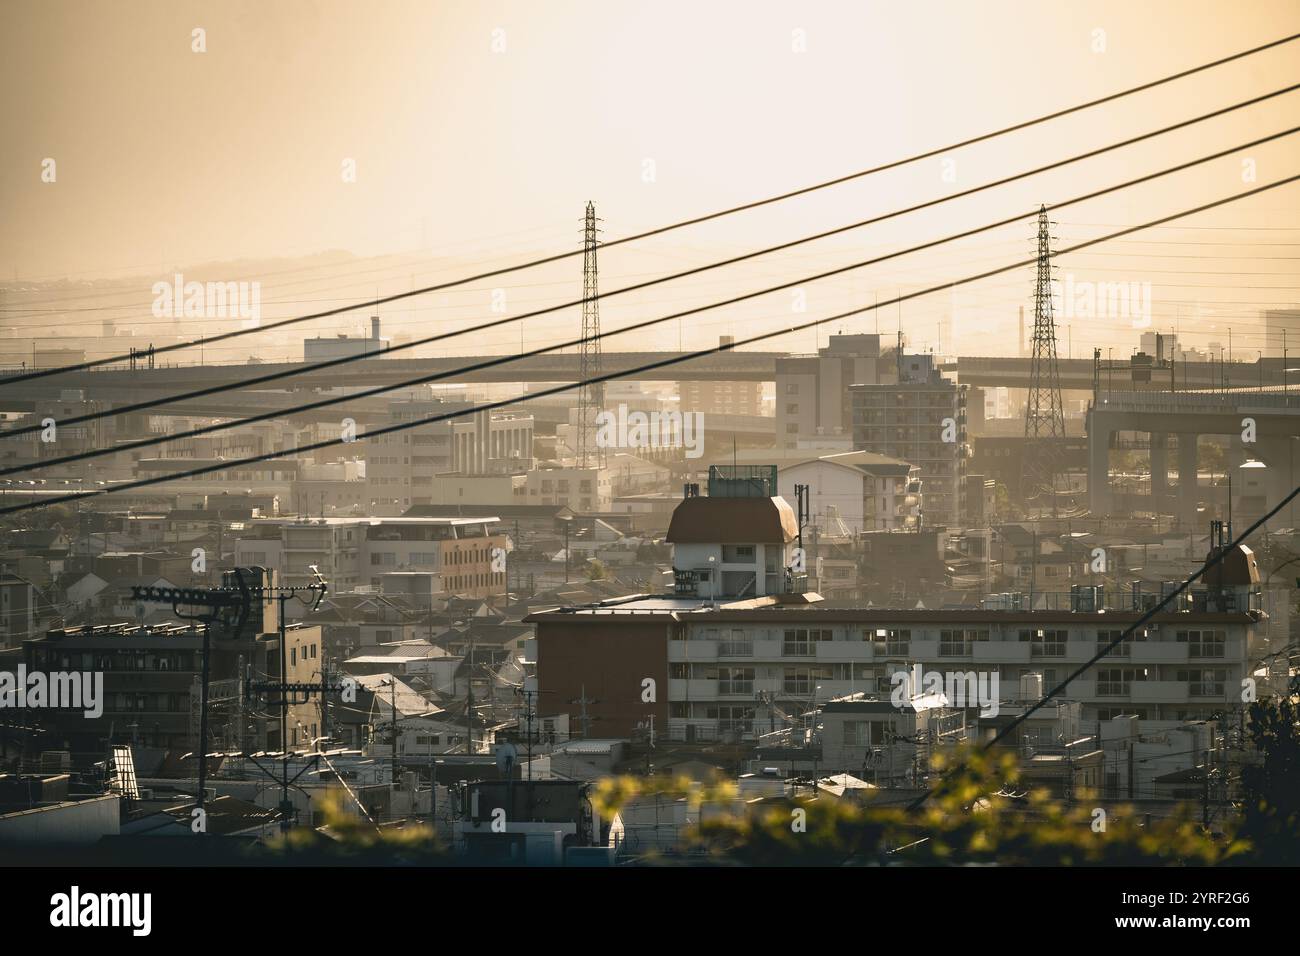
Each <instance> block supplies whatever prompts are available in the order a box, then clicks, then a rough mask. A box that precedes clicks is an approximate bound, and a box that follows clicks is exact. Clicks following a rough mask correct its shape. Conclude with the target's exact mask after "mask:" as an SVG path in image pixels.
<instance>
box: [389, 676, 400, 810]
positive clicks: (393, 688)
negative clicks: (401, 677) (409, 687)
mask: <svg viewBox="0 0 1300 956" xmlns="http://www.w3.org/2000/svg"><path fill="white" fill-rule="evenodd" d="M388 689H389V695H390V702H391V704H392V707H393V734H392V736H393V753H392V766H393V770H392V776H393V787H394V789H396V787H397V777H398V766H397V675H396V674H394V675H393V676H392V679H391V680H390V681H389V682H388Z"/></svg>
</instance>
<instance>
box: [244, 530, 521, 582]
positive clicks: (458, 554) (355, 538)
mask: <svg viewBox="0 0 1300 956" xmlns="http://www.w3.org/2000/svg"><path fill="white" fill-rule="evenodd" d="M497 520H498V519H497V518H496V517H463V518H461V517H456V518H453V517H444V518H310V519H301V518H265V519H256V520H253V521H250V522H249V523H248V525H249V527H248V531H247V532H246V533H245V534H244V536H242V537H241V538H240V539H239V542H238V543H237V544H236V546H235V557H236V560H237V561H238V562H239V563H240V564H246V565H256V566H259V567H269V568H275V569H276V570H278V571H279V572H280V574H281V575H282V576H283V578H284V581H285V583H287V584H305V583H307V582H309V581H310V580H312V576H313V572H312V571H311V566H312V565H315V566H316V567H317V568H318V569H319V570H320V573H321V574H322V575H324V577H325V580H326V581H328V582H329V586H330V589H331V590H332V591H334V592H340V591H350V590H354V589H356V588H358V587H376V588H377V587H379V586H380V584H381V579H382V578H383V576H384V575H385V574H386V573H388V572H392V571H430V572H435V573H436V574H437V575H438V576H439V583H440V591H441V592H444V593H447V594H455V595H458V596H461V597H474V598H482V597H488V596H491V595H496V594H504V593H505V587H506V578H505V569H504V567H503V565H502V562H501V560H500V555H501V554H504V552H505V550H506V549H507V547H508V544H509V541H508V539H507V537H506V536H505V535H504V534H496V533H494V532H493V531H492V530H491V529H492V527H493V525H495V524H496V522H497ZM494 552H498V554H497V558H495V559H494Z"/></svg>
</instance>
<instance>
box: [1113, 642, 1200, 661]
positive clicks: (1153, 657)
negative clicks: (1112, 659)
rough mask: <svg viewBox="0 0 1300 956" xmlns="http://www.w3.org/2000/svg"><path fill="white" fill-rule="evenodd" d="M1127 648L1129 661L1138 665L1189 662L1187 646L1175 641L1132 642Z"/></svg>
mask: <svg viewBox="0 0 1300 956" xmlns="http://www.w3.org/2000/svg"><path fill="white" fill-rule="evenodd" d="M1121 646H1125V645H1121ZM1127 646H1128V649H1129V651H1128V656H1129V659H1130V660H1132V661H1133V662H1134V663H1136V664H1183V663H1186V662H1187V645H1186V644H1179V643H1177V642H1175V641H1136V642H1132V641H1130V642H1128V644H1127ZM1116 650H1118V648H1116ZM1112 653H1113V652H1112Z"/></svg>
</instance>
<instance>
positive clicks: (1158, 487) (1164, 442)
mask: <svg viewBox="0 0 1300 956" xmlns="http://www.w3.org/2000/svg"><path fill="white" fill-rule="evenodd" d="M1149 434H1150V436H1151V450H1150V455H1149V458H1150V462H1151V510H1152V511H1154V512H1155V513H1156V514H1163V513H1164V512H1165V511H1166V510H1168V508H1169V448H1168V443H1169V433H1168V432H1150V433H1149Z"/></svg>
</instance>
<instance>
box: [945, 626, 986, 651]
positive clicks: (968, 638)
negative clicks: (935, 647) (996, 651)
mask: <svg viewBox="0 0 1300 956" xmlns="http://www.w3.org/2000/svg"><path fill="white" fill-rule="evenodd" d="M988 639H989V632H988V631H980V630H975V629H973V628H972V629H967V630H964V631H962V630H951V631H948V630H945V631H940V632H939V656H940V657H969V656H970V655H971V645H972V644H974V643H975V642H976V641H987V640H988Z"/></svg>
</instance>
